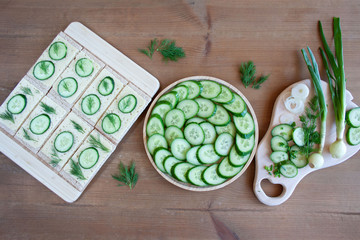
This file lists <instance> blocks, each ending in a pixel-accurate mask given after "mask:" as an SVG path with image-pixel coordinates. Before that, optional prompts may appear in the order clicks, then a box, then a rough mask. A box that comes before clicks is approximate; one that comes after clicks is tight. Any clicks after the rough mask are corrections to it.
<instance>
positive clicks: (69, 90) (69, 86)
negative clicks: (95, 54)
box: [57, 77, 78, 98]
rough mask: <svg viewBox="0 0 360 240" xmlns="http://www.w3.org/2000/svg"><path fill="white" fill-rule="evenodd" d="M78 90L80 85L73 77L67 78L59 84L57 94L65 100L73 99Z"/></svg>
mask: <svg viewBox="0 0 360 240" xmlns="http://www.w3.org/2000/svg"><path fill="white" fill-rule="evenodd" d="M77 89H78V83H77V81H76V79H75V78H73V77H66V78H63V79H61V81H60V82H59V84H58V87H57V92H58V93H59V95H60V96H61V97H63V98H68V97H71V96H72V95H74V94H75V93H76V91H77Z"/></svg>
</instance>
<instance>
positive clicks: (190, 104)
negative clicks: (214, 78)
mask: <svg viewBox="0 0 360 240" xmlns="http://www.w3.org/2000/svg"><path fill="white" fill-rule="evenodd" d="M176 108H178V109H180V110H181V111H183V112H184V114H185V119H190V118H192V117H194V116H195V115H196V114H197V113H198V112H199V104H197V102H195V101H194V100H189V99H185V100H183V101H181V102H179V103H178V104H177V106H176Z"/></svg>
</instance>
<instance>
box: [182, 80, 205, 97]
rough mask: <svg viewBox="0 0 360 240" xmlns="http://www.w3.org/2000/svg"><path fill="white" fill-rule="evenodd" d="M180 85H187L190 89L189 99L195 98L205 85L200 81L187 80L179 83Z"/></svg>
mask: <svg viewBox="0 0 360 240" xmlns="http://www.w3.org/2000/svg"><path fill="white" fill-rule="evenodd" d="M179 86H186V87H187V88H188V89H189V94H188V96H187V99H194V98H196V97H198V96H199V95H200V93H201V92H202V90H203V86H202V85H201V83H199V82H198V81H193V80H189V81H185V82H182V83H180V84H179Z"/></svg>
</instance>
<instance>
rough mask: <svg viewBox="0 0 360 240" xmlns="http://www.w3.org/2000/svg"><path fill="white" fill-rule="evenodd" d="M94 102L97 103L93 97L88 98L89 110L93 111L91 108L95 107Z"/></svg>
mask: <svg viewBox="0 0 360 240" xmlns="http://www.w3.org/2000/svg"><path fill="white" fill-rule="evenodd" d="M94 103H95V101H94V99H93V98H92V97H88V98H87V101H86V104H87V107H88V109H89V111H91V109H92V108H93V106H94Z"/></svg>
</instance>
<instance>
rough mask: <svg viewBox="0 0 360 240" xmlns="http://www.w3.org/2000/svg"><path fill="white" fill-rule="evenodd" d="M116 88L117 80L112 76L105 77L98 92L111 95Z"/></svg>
mask: <svg viewBox="0 0 360 240" xmlns="http://www.w3.org/2000/svg"><path fill="white" fill-rule="evenodd" d="M114 88H115V82H114V79H113V78H112V77H109V76H107V77H104V78H103V80H101V82H100V83H99V86H98V92H99V93H100V94H101V95H103V96H108V95H110V94H111V93H112V92H113V91H114Z"/></svg>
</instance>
